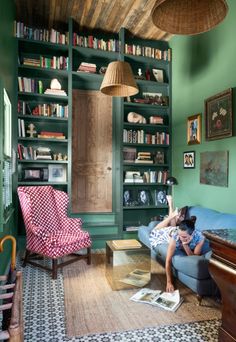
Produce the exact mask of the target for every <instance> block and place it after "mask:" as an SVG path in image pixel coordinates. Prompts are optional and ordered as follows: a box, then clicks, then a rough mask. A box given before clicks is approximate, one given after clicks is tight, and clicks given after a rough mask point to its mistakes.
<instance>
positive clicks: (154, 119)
mask: <svg viewBox="0 0 236 342" xmlns="http://www.w3.org/2000/svg"><path fill="white" fill-rule="evenodd" d="M149 123H150V124H156V125H163V117H161V116H157V115H154V116H150V118H149Z"/></svg>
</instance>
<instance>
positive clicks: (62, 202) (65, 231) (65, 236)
mask: <svg viewBox="0 0 236 342" xmlns="http://www.w3.org/2000/svg"><path fill="white" fill-rule="evenodd" d="M17 192H18V196H19V200H20V205H21V210H22V214H23V219H24V224H25V228H26V253H25V258H24V262H23V266H25V265H26V264H27V263H30V264H32V265H34V266H38V267H41V268H44V269H46V270H48V271H51V272H52V278H53V279H56V278H57V270H58V268H60V267H63V266H65V265H68V264H69V263H71V262H74V261H77V260H78V259H87V263H88V264H91V239H90V236H89V233H88V232H86V231H84V230H82V220H81V219H80V218H69V217H67V207H68V202H69V200H68V195H67V194H66V193H65V192H63V191H59V190H55V189H54V188H53V187H52V186H20V187H18V189H17ZM84 248H86V249H87V253H86V254H75V252H78V251H79V250H81V249H84ZM72 254H73V257H72V258H71V257H70V258H68V260H66V261H64V262H60V263H58V259H59V258H61V257H64V256H66V255H72ZM35 255H36V256H38V255H40V256H45V257H48V258H50V259H52V268H49V267H47V266H44V265H42V264H41V263H38V262H36V261H35V260H34V258H35Z"/></svg>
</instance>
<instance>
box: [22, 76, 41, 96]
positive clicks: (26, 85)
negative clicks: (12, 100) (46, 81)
mask: <svg viewBox="0 0 236 342" xmlns="http://www.w3.org/2000/svg"><path fill="white" fill-rule="evenodd" d="M18 89H19V91H23V92H29V93H37V94H43V82H42V81H41V80H35V79H33V78H27V77H20V76H19V77H18Z"/></svg>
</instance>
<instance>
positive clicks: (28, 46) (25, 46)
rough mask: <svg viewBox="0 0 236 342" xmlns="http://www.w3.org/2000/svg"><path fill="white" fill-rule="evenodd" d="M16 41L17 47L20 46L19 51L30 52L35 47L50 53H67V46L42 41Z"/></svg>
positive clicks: (20, 39) (22, 39)
mask: <svg viewBox="0 0 236 342" xmlns="http://www.w3.org/2000/svg"><path fill="white" fill-rule="evenodd" d="M16 39H17V41H18V45H20V48H21V50H24V51H29V52H32V49H34V48H35V47H38V48H40V49H41V50H40V51H42V48H46V49H47V50H48V49H51V50H52V51H64V52H66V51H68V49H69V46H68V45H67V44H59V43H50V42H45V41H42V40H33V39H26V38H16Z"/></svg>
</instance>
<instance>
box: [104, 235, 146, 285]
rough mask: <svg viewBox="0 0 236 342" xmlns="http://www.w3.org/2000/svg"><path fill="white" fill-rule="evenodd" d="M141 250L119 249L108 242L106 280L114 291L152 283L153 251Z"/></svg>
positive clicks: (142, 247) (143, 248) (143, 246)
mask: <svg viewBox="0 0 236 342" xmlns="http://www.w3.org/2000/svg"><path fill="white" fill-rule="evenodd" d="M140 244H141V247H140V248H125V249H119V248H116V247H115V246H114V244H113V243H112V240H111V241H106V278H107V280H108V282H109V284H110V286H111V288H112V290H123V289H128V288H137V287H139V288H140V287H143V286H146V285H147V284H148V283H149V282H150V281H151V251H150V249H149V248H148V247H146V246H145V245H143V244H142V243H141V242H140Z"/></svg>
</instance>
